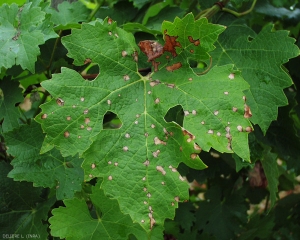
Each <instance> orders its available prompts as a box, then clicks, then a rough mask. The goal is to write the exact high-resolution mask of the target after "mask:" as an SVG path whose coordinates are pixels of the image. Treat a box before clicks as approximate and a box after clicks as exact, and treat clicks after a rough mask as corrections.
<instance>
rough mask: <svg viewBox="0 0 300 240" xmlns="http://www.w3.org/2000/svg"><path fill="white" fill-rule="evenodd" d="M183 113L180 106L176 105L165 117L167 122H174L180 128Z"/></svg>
mask: <svg viewBox="0 0 300 240" xmlns="http://www.w3.org/2000/svg"><path fill="white" fill-rule="evenodd" d="M183 118H184V112H183V109H182V106H181V105H177V106H175V107H172V108H170V109H169V111H168V112H167V114H166V115H165V120H166V121H167V122H176V123H177V124H179V125H180V126H182V125H183Z"/></svg>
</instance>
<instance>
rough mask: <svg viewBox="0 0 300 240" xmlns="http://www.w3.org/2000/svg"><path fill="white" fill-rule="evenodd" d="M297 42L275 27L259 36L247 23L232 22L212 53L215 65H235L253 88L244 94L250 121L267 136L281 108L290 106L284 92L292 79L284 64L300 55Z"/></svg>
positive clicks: (266, 28) (267, 29) (265, 30)
mask: <svg viewBox="0 0 300 240" xmlns="http://www.w3.org/2000/svg"><path fill="white" fill-rule="evenodd" d="M283 43H284V44H283ZM294 43H295V39H293V38H290V37H289V36H288V32H287V31H282V30H281V31H274V30H273V27H272V25H267V26H266V27H264V28H263V30H262V31H261V32H260V33H259V34H256V33H255V32H254V31H253V30H252V29H251V28H249V27H246V26H245V25H244V24H239V22H237V23H234V22H233V23H231V24H230V25H229V26H228V27H227V29H226V31H225V32H224V33H223V34H222V35H220V38H219V39H218V43H217V44H216V46H217V49H216V50H215V51H213V52H212V58H213V60H214V61H213V63H214V64H216V65H224V64H229V63H232V64H234V65H235V67H236V68H237V69H239V70H240V71H241V72H242V77H243V78H244V79H245V80H246V81H247V82H248V83H249V85H250V90H245V95H246V97H247V104H248V105H249V106H250V108H251V112H252V115H253V116H252V118H251V122H253V123H255V124H259V126H260V127H261V129H262V131H263V132H264V133H266V131H267V129H268V128H269V125H270V123H271V122H272V121H273V120H275V119H276V118H277V113H278V107H280V106H284V105H287V99H286V96H285V94H284V92H283V89H284V88H286V87H289V86H290V85H291V84H292V80H291V78H290V77H289V75H288V74H287V73H286V72H285V71H284V70H283V68H282V64H284V63H286V62H288V60H289V59H290V58H294V57H296V56H298V55H299V48H298V47H297V46H296V45H295V44H294ZM262 96H263V97H262Z"/></svg>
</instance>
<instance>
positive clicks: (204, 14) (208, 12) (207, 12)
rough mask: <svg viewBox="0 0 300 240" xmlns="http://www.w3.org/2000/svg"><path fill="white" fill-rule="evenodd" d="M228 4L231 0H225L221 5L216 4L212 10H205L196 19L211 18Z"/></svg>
mask: <svg viewBox="0 0 300 240" xmlns="http://www.w3.org/2000/svg"><path fill="white" fill-rule="evenodd" d="M228 2H229V0H224V1H221V2H219V3H220V4H214V5H213V6H212V7H211V8H208V9H205V10H203V11H202V12H200V13H199V14H198V15H197V16H196V17H195V19H199V18H200V17H205V18H211V17H212V16H213V15H215V14H216V13H217V12H219V11H220V10H222V9H224V8H222V5H223V6H225V5H226V4H227V3H228Z"/></svg>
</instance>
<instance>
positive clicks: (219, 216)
mask: <svg viewBox="0 0 300 240" xmlns="http://www.w3.org/2000/svg"><path fill="white" fill-rule="evenodd" d="M223 194H224V191H223V189H221V187H220V186H215V187H212V188H211V189H209V190H208V191H207V192H206V195H205V196H206V199H207V200H206V201H201V202H200V203H199V208H198V211H197V212H196V219H197V221H196V227H197V229H198V230H199V231H201V234H202V233H204V234H207V233H208V234H210V235H211V234H213V235H214V236H215V238H216V239H224V240H225V239H232V238H234V236H235V234H237V233H239V232H240V231H241V230H242V229H241V227H240V226H241V225H242V224H245V223H246V222H247V213H246V212H247V206H246V203H245V199H244V196H243V195H241V194H240V193H238V192H234V193H232V194H230V195H228V194H227V196H223ZM215 229H218V231H216V230H215Z"/></svg>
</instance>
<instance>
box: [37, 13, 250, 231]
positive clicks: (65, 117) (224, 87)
mask: <svg viewBox="0 0 300 240" xmlns="http://www.w3.org/2000/svg"><path fill="white" fill-rule="evenodd" d="M163 28H164V30H163V32H164V34H165V40H166V45H165V46H166V49H168V50H169V51H166V53H164V54H163V55H162V56H161V57H160V58H159V59H162V60H161V62H162V63H161V65H159V71H157V72H155V73H152V74H150V75H148V76H141V75H140V74H139V72H138V69H137V62H136V60H137V52H138V48H137V46H136V44H135V41H134V39H133V36H132V34H130V33H127V32H125V31H124V30H122V29H120V28H118V27H117V26H116V23H115V22H113V21H112V20H111V19H109V18H107V19H105V20H104V21H103V22H98V21H96V22H95V25H90V24H83V25H82V29H74V30H73V31H72V34H71V35H69V36H66V37H63V38H62V42H63V44H64V45H65V47H66V48H67V49H68V52H69V53H68V55H69V57H71V58H73V59H74V64H75V65H83V64H84V63H85V62H92V63H96V64H98V65H99V68H100V73H99V75H98V76H97V77H96V78H95V79H94V80H93V81H85V80H84V79H83V78H82V76H80V75H79V73H77V72H75V71H73V70H70V69H67V68H62V72H61V73H60V74H55V75H53V78H52V79H51V80H50V81H44V82H43V83H42V86H43V87H44V88H45V89H46V90H47V91H49V92H50V93H51V95H52V96H53V99H52V100H51V101H50V102H48V103H46V104H44V105H42V106H41V108H42V113H40V114H39V115H38V116H37V117H36V121H38V122H39V123H41V125H42V128H43V130H44V131H45V132H46V133H47V136H46V138H45V140H44V143H43V147H42V150H41V152H42V153H44V152H47V151H49V150H51V149H52V148H53V147H56V148H58V149H59V150H60V151H61V152H62V155H63V156H69V155H75V154H76V153H79V154H80V155H82V157H83V158H84V162H83V164H82V167H83V168H84V171H85V179H86V180H90V179H92V178H94V177H102V178H103V179H104V180H103V183H102V185H101V188H103V190H104V191H105V193H106V194H108V195H109V196H112V197H113V198H116V199H118V201H119V204H120V208H121V211H122V212H124V213H126V214H127V213H129V214H130V216H131V218H132V219H133V221H135V222H139V223H140V224H141V225H142V226H143V228H144V229H146V230H147V231H151V229H153V228H154V226H155V227H160V226H162V225H163V223H164V220H165V218H171V219H172V218H173V217H174V213H175V207H176V206H177V204H178V203H177V202H179V201H182V200H184V199H187V198H188V185H187V183H186V182H185V181H184V179H183V178H182V177H181V176H180V175H179V173H178V172H177V169H176V168H177V166H178V165H179V163H180V162H184V163H185V164H186V165H188V166H189V167H192V168H195V169H203V168H205V167H206V166H205V164H203V163H202V161H201V160H200V159H199V157H198V153H199V152H200V150H201V148H203V149H204V150H206V151H207V150H209V148H210V147H214V148H216V149H217V150H220V151H225V152H232V149H233V150H234V151H235V152H236V153H237V154H239V155H240V156H241V157H242V158H244V159H245V160H247V161H249V149H248V146H247V144H248V140H247V136H248V132H249V131H251V130H252V128H251V125H250V123H249V121H248V119H247V118H245V116H244V104H245V102H244V100H243V91H244V90H246V89H247V88H248V85H247V83H246V82H245V81H244V80H243V79H242V78H241V77H240V73H239V72H237V71H233V69H232V65H227V66H222V67H214V68H213V69H211V70H210V71H209V73H208V74H205V75H201V76H198V75H196V74H195V73H194V72H193V70H192V69H191V68H190V67H189V64H188V59H189V58H196V59H199V58H203V59H207V58H209V55H208V53H207V52H208V51H211V50H212V49H213V48H214V47H213V42H214V41H215V40H216V39H217V36H218V34H220V33H221V32H222V31H223V30H224V28H223V27H222V26H219V25H213V24H210V23H208V22H207V20H206V19H200V20H197V21H195V20H194V18H193V15H192V14H188V15H187V16H186V17H184V18H183V19H179V18H176V19H175V22H174V24H172V23H170V22H166V23H165V24H164V26H163ZM188 29H190V30H188ZM177 35H178V38H177ZM174 39H175V40H176V39H177V40H176V41H180V43H179V44H177V47H178V49H177V47H176V48H175V46H173V45H172V41H173V40H174ZM176 41H175V42H176ZM173 43H174V41H173ZM170 44H171V45H170ZM175 44H176V43H175ZM179 45H180V47H179ZM167 58H168V59H169V61H166V60H165V59H167ZM163 59H164V61H163ZM176 61H180V64H181V67H180V68H178V69H171V71H169V70H168V69H170V67H171V68H172V64H173V63H176ZM210 89H211V90H210ZM178 105H182V107H183V109H184V110H185V112H187V113H186V117H185V120H184V121H185V122H184V126H185V128H186V129H187V130H185V129H183V128H181V127H180V126H179V125H177V124H176V123H167V122H166V121H165V120H164V116H165V115H166V113H167V112H168V110H169V109H170V108H172V107H174V106H178ZM108 111H110V112H113V113H115V114H117V116H118V118H119V119H120V120H121V122H122V126H121V127H120V128H119V129H114V130H107V129H105V130H103V126H102V122H103V116H104V114H105V113H106V112H108ZM192 120H193V121H192ZM195 123H196V124H195ZM190 129H192V133H193V134H192V133H190V132H189V131H190ZM194 132H195V133H194ZM195 141H197V143H198V144H199V145H200V147H201V148H200V147H199V145H197V143H196V142H195ZM152 211H153V212H154V213H153V214H152ZM154 229H155V228H154Z"/></svg>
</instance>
